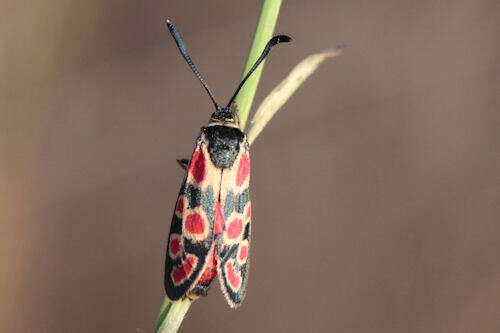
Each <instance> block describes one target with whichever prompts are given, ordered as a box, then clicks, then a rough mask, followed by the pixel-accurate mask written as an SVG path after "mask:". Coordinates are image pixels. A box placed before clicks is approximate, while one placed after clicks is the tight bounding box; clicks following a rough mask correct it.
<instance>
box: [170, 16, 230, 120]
mask: <svg viewBox="0 0 500 333" xmlns="http://www.w3.org/2000/svg"><path fill="white" fill-rule="evenodd" d="M167 26H168V30H170V33H171V34H172V37H173V38H174V40H175V43H176V44H177V47H178V48H179V51H180V52H181V54H182V56H183V57H184V59H186V62H187V64H188V65H189V67H190V68H191V70H192V71H193V73H194V75H196V77H197V78H198V80H200V82H201V84H202V85H203V88H205V90H206V91H207V93H208V96H210V99H211V100H212V103H214V106H215V109H216V110H219V109H220V107H219V104H217V102H216V101H215V98H214V95H213V94H212V92H211V91H210V88H208V85H207V83H206V82H205V80H204V79H203V77H202V76H201V74H200V72H199V71H198V68H196V66H195V65H194V63H193V60H191V57H190V56H189V54H188V52H187V51H186V46H185V45H184V41H183V40H182V37H181V34H180V33H179V30H177V28H176V27H175V25H174V24H173V23H172V21H170V20H169V19H167Z"/></svg>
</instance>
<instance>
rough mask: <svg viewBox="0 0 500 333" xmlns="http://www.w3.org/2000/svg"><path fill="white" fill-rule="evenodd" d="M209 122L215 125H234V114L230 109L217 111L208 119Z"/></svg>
mask: <svg viewBox="0 0 500 333" xmlns="http://www.w3.org/2000/svg"><path fill="white" fill-rule="evenodd" d="M210 122H217V123H235V121H234V113H233V112H232V111H231V109H230V108H223V109H218V110H217V111H215V112H214V113H212V116H211V117H210Z"/></svg>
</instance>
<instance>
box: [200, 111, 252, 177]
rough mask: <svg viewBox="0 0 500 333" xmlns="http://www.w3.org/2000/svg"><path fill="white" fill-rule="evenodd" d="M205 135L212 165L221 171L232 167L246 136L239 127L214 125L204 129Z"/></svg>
mask: <svg viewBox="0 0 500 333" xmlns="http://www.w3.org/2000/svg"><path fill="white" fill-rule="evenodd" d="M233 121H234V118H233ZM203 133H204V134H205V137H206V139H207V141H208V153H209V154H210V159H211V160H212V163H213V164H214V165H215V166H216V167H217V168H221V169H224V168H230V167H232V166H233V163H234V160H235V159H236V156H238V153H239V151H240V148H241V144H242V143H243V140H244V139H245V134H243V132H242V131H241V130H240V129H239V128H238V127H233V126H227V125H213V124H209V125H208V126H206V127H204V128H203Z"/></svg>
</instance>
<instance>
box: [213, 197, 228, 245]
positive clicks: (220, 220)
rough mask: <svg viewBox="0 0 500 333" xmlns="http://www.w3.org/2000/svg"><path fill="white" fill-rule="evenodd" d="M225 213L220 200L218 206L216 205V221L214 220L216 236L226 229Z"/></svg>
mask: <svg viewBox="0 0 500 333" xmlns="http://www.w3.org/2000/svg"><path fill="white" fill-rule="evenodd" d="M225 224H226V222H225V221H224V215H222V208H221V206H220V201H217V206H216V207H215V222H214V236H215V235H217V234H219V233H221V232H222V230H224V225H225Z"/></svg>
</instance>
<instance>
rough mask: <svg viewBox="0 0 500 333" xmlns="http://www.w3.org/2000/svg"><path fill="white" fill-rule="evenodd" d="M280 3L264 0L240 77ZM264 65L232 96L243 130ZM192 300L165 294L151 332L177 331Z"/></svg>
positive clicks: (269, 28) (268, 33)
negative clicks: (169, 297)
mask: <svg viewBox="0 0 500 333" xmlns="http://www.w3.org/2000/svg"><path fill="white" fill-rule="evenodd" d="M281 2H282V0H264V3H263V5H262V10H261V12H260V17H259V22H258V23H257V28H256V29H255V34H254V38H253V42H252V45H251V47H250V52H249V54H248V58H247V62H246V65H245V69H244V70H243V75H242V78H243V77H245V75H246V73H248V71H249V70H250V68H251V67H252V65H253V64H254V63H255V61H256V60H257V59H258V57H259V56H260V53H261V52H262V50H263V49H264V47H265V46H266V43H267V42H268V41H269V39H270V38H271V37H272V34H273V32H274V27H275V26H276V21H277V19H278V14H279V10H280V6H281ZM263 67H264V63H262V64H261V65H260V66H259V68H257V69H256V70H255V72H254V73H253V74H252V76H251V77H250V78H249V79H248V80H247V82H246V83H245V86H243V88H242V89H241V91H240V92H239V94H238V96H237V97H236V99H235V101H236V104H237V105H238V109H239V120H240V126H241V128H242V129H244V128H245V124H246V121H247V118H248V114H249V112H250V108H251V107H252V102H253V98H254V96H255V92H256V90H257V85H258V83H259V79H260V76H261V74H262V69H263ZM191 303H192V301H191V300H189V299H183V300H181V301H177V302H172V301H170V300H169V299H168V297H165V299H164V301H163V304H162V307H161V309H160V314H159V315H158V320H157V322H156V326H155V330H154V332H155V333H166V332H177V330H178V329H179V326H180V325H181V323H182V320H183V319H184V316H185V315H186V313H187V311H188V310H189V307H190V306H191Z"/></svg>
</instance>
